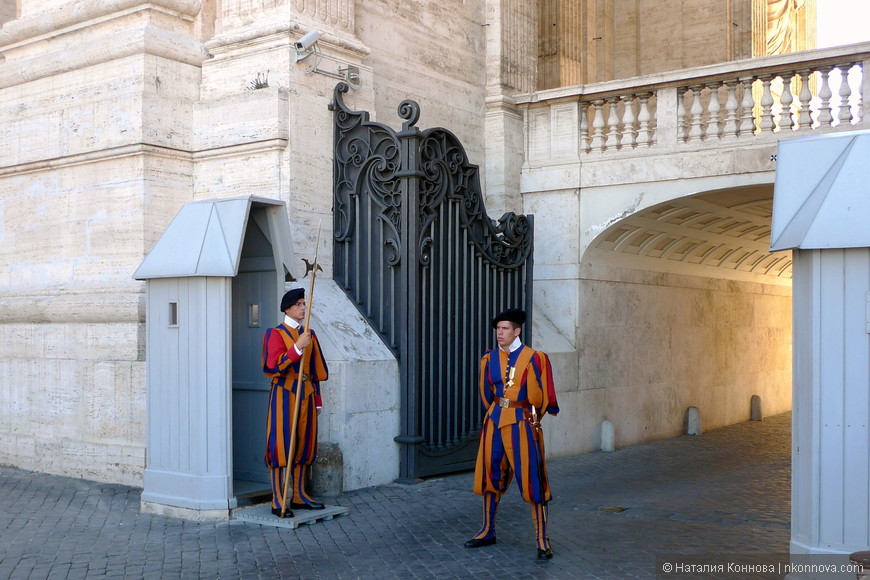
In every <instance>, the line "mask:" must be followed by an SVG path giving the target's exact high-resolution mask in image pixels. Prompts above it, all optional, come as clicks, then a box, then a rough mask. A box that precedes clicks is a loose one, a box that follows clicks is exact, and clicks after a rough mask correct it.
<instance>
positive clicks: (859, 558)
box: [849, 551, 870, 580]
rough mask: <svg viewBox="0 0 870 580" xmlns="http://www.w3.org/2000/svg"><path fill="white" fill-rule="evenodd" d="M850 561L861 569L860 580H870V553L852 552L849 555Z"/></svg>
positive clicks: (859, 572) (859, 571) (858, 576)
mask: <svg viewBox="0 0 870 580" xmlns="http://www.w3.org/2000/svg"><path fill="white" fill-rule="evenodd" d="M849 561H850V562H852V563H853V564H856V565H857V566H858V568H859V570H858V574H857V578H858V580H870V552H868V551H863V552H852V553H851V554H849Z"/></svg>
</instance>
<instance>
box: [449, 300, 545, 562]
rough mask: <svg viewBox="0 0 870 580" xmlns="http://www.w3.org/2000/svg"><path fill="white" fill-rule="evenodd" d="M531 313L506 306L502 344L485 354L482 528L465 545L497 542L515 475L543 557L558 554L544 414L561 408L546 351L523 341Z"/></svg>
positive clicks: (499, 323) (478, 488)
mask: <svg viewBox="0 0 870 580" xmlns="http://www.w3.org/2000/svg"><path fill="white" fill-rule="evenodd" d="M525 322H526V313H525V312H524V311H522V310H517V309H514V308H511V309H508V310H505V311H504V312H502V313H501V314H499V315H498V316H496V317H495V318H494V319H493V321H492V327H493V328H495V333H496V341H497V342H498V348H497V349H496V350H493V351H489V350H488V351H486V353H485V354H484V355H483V358H481V359H480V398H481V400H482V402H483V404H484V405H485V406H486V408H487V411H486V416H485V417H484V419H483V427H482V429H481V432H480V447H479V449H478V452H477V466H476V467H475V470H474V493H477V494H479V495H482V496H483V527H482V528H481V529H480V532H478V534H477V535H476V536H474V538H472V539H470V540H468V541H467V542H465V547H466V548H480V547H483V546H490V545H492V544H495V515H496V512H497V511H498V502H499V500H500V499H501V496H502V494H503V493H504V492H505V491H507V488H508V486H509V485H510V480H511V475H515V476H516V480H517V485H518V486H519V488H520V492H521V493H522V495H523V499H524V500H525V501H527V502H528V503H530V504H532V520H533V521H534V522H535V534H536V536H537V546H538V559H541V560H548V559H550V558H552V557H553V551H552V549H551V548H550V538H549V537H548V535H547V502H548V501H550V497H551V496H550V486H549V483H548V482H547V465H546V463H545V461H544V434H543V432H542V431H541V423H540V420H541V418H542V417H543V415H544V413H550V414H551V415H555V414H556V413H558V412H559V405H558V404H557V403H556V391H555V388H554V387H553V372H552V368H551V367H550V359H549V358H548V357H547V355H546V354H544V353H543V352H540V351H536V350H534V349H532V348H531V347H528V346H525V345H524V344H523V343H522V342H521V341H520V333H521V332H522V325H523V324H525Z"/></svg>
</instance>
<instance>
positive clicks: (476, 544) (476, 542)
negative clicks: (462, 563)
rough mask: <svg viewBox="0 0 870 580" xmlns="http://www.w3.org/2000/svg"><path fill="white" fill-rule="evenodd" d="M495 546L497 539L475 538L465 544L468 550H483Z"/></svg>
mask: <svg viewBox="0 0 870 580" xmlns="http://www.w3.org/2000/svg"><path fill="white" fill-rule="evenodd" d="M493 544H495V538H488V539H487V538H484V539H478V538H474V539H472V540H468V541H467V542H465V547H466V548H482V547H484V546H492V545H493Z"/></svg>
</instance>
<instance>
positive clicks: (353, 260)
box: [330, 83, 533, 480]
mask: <svg viewBox="0 0 870 580" xmlns="http://www.w3.org/2000/svg"><path fill="white" fill-rule="evenodd" d="M347 90H348V87H347V85H346V84H345V83H339V85H338V86H336V88H335V92H334V99H333V102H332V104H331V105H330V109H331V110H332V111H333V112H334V118H335V123H334V175H333V187H334V239H333V247H334V259H333V263H334V268H335V270H334V279H335V281H336V282H337V283H338V284H339V285H340V286H341V287H342V288H343V289H344V290H345V292H346V293H347V294H348V296H349V297H350V299H351V300H352V301H353V302H354V303H355V304H356V305H357V308H359V310H360V312H362V313H363V315H365V316H366V318H368V320H369V321H370V322H371V323H372V325H373V327H374V328H375V329H376V330H377V332H378V333H380V334H381V336H382V337H383V338H384V339H385V341H386V343H387V344H388V345H390V347H391V348H392V349H393V352H394V353H395V354H396V357H397V359H398V362H399V367H400V376H401V389H402V392H401V404H402V410H401V413H402V419H401V433H399V434H398V436H397V437H396V441H397V442H399V443H400V444H401V445H402V447H401V449H402V452H401V461H402V463H401V465H400V474H401V479H408V480H411V479H414V478H417V477H424V476H426V475H434V474H438V473H446V472H450V471H456V470H459V469H465V468H468V467H470V466H471V465H473V462H474V455H475V452H476V440H477V433H478V432H479V429H480V424H481V420H482V416H483V410H482V407H481V405H480V404H479V403H478V401H477V384H476V381H477V376H476V375H477V361H478V360H479V357H480V355H481V354H482V352H483V350H484V348H485V347H486V346H487V345H488V343H489V342H490V341H491V339H492V337H491V332H492V331H491V329H490V328H489V324H488V323H487V321H488V320H489V318H490V317H491V316H492V315H493V314H494V313H496V312H498V311H500V310H502V309H504V308H507V307H511V306H513V307H521V308H525V309H526V311H527V314H528V316H529V317H530V318H531V315H532V309H531V280H532V260H531V254H532V240H533V231H532V230H533V228H532V222H531V219H530V217H529V216H524V215H517V214H513V213H506V214H505V215H503V216H502V217H501V218H500V219H499V220H498V221H496V220H492V219H490V218H489V216H488V215H487V213H486V208H485V206H484V202H483V195H482V191H481V187H480V174H479V169H478V167H477V166H476V165H474V164H472V163H470V162H469V160H468V156H467V155H466V152H465V148H464V147H463V146H462V144H461V143H460V141H459V140H458V139H457V138H456V136H455V135H454V134H453V133H451V132H450V131H448V130H446V129H441V128H435V129H427V130H425V131H421V130H419V129H417V128H416V127H415V125H416V123H417V121H418V119H419V117H420V107H419V105H418V104H417V103H415V102H414V101H410V100H405V101H402V103H401V104H400V105H399V107H398V113H399V117H400V118H402V119H404V122H403V124H402V130H401V132H396V131H394V130H393V129H391V128H390V127H387V126H386V125H383V124H380V123H375V122H372V121H371V120H370V119H369V114H368V113H367V112H365V111H352V110H350V109H349V108H348V107H347V106H346V105H345V103H344V102H343V99H342V95H343V94H344V93H346V92H347ZM526 328H527V330H526V332H527V333H528V329H530V325H528V324H527V325H526ZM525 338H526V340H528V339H529V335H528V334H526V337H525ZM448 348H449V349H450V351H449V352H448V351H447V350H445V349H448Z"/></svg>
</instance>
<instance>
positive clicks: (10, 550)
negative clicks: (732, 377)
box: [0, 414, 791, 580]
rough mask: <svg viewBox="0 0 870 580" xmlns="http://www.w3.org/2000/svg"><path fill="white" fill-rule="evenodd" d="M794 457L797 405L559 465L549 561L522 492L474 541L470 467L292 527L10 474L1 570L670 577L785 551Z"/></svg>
mask: <svg viewBox="0 0 870 580" xmlns="http://www.w3.org/2000/svg"><path fill="white" fill-rule="evenodd" d="M790 452H791V444H790V414H784V415H779V416H775V417H768V418H765V420H764V421H762V422H747V423H742V424H740V425H735V426H731V427H727V428H724V429H717V430H714V431H707V432H705V433H704V434H703V435H701V436H685V437H677V438H674V439H667V440H664V441H657V442H653V443H644V444H640V445H635V446H632V447H628V448H625V449H618V450H616V451H613V452H610V453H604V452H595V453H590V454H587V455H580V456H575V457H564V458H554V459H551V460H550V461H549V462H548V466H549V469H550V476H551V485H552V488H553V493H554V500H553V502H552V503H551V505H550V538H551V542H552V544H553V550H554V552H555V554H556V555H555V557H554V558H553V559H552V560H549V561H546V562H539V561H537V560H536V558H535V555H536V552H535V545H534V531H533V528H532V520H531V514H530V511H529V506H528V505H527V504H525V503H524V502H523V501H522V500H521V499H520V497H519V493H518V491H517V490H516V487H515V486H514V487H512V488H511V490H510V491H509V492H508V494H507V495H506V496H505V497H504V499H503V500H502V504H501V506H500V509H499V514H498V520H497V523H498V525H497V530H498V543H497V544H496V545H495V546H491V547H487V548H480V549H476V550H466V549H464V548H463V544H464V542H465V540H467V539H468V538H470V537H471V536H472V535H474V534H475V533H476V532H477V530H478V529H479V527H480V518H481V500H480V498H479V496H476V495H474V494H473V493H472V492H471V487H472V475H471V474H470V473H461V474H457V475H450V476H444V477H436V478H431V479H428V480H426V481H424V482H423V483H421V484H418V485H413V486H405V485H398V484H393V485H384V486H378V487H373V488H367V489H362V490H358V491H354V492H350V493H347V494H345V495H343V496H340V497H338V498H330V499H331V500H332V501H333V502H334V503H336V504H337V505H338V507H339V508H341V510H342V511H343V513H344V515H341V516H340V517H335V516H333V519H331V520H327V519H323V518H317V517H316V514H315V520H317V521H313V522H311V523H309V524H308V525H301V526H298V527H295V528H294V527H291V526H286V527H273V526H269V525H261V524H260V523H253V522H250V521H243V520H241V519H234V520H230V521H226V522H190V521H185V520H179V519H173V518H167V517H161V516H156V515H151V514H142V513H140V512H139V498H140V494H141V489H137V488H133V487H128V486H123V485H112V484H105V483H96V482H90V481H85V480H76V479H69V478H64V477H56V476H49V475H45V474H41V473H33V472H27V471H22V470H17V469H13V468H9V467H0V577H2V578H14V579H22V580H25V579H26V580H32V579H35V578H52V579H54V578H58V579H91V578H209V579H211V578H219V579H222V580H223V579H236V578H238V579H244V580H250V579H252V578H253V579H256V578H264V579H272V578H277V579H280V578H294V579H295V578H302V579H307V578H311V579H318V580H323V579H330V580H331V579H335V580H345V579H367V578H378V579H393V578H394V579H405V578H408V579H415V580H416V579H429V578H439V579H440V578H472V577H487V578H488V577H499V576H504V577H510V578H535V579H551V578H552V579H562V578H571V579H574V578H589V579H597V578H614V579H615V578H619V579H625V578H656V559H657V557H662V556H667V555H677V556H679V555H708V556H710V557H717V558H726V557H731V558H737V559H739V558H744V559H746V558H750V559H751V558H771V559H772V558H777V557H779V556H781V555H785V554H787V552H788V543H789V534H790V531H789V521H790V520H789V518H790V507H789V502H790V497H789V489H790V488H789V486H790V461H791V457H790ZM258 507H259V506H258ZM618 508H619V509H618ZM622 508H624V509H622ZM269 509H270V508H269V506H268V505H265V506H262V508H261V511H262V510H265V512H266V513H267V514H268V516H269V517H270V518H271V517H272V516H271V514H270V513H268V512H269ZM251 512H253V508H251ZM237 514H238V512H237ZM306 515H308V514H306ZM336 515H337V514H336ZM274 519H275V520H278V518H274ZM279 521H280V520H279Z"/></svg>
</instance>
